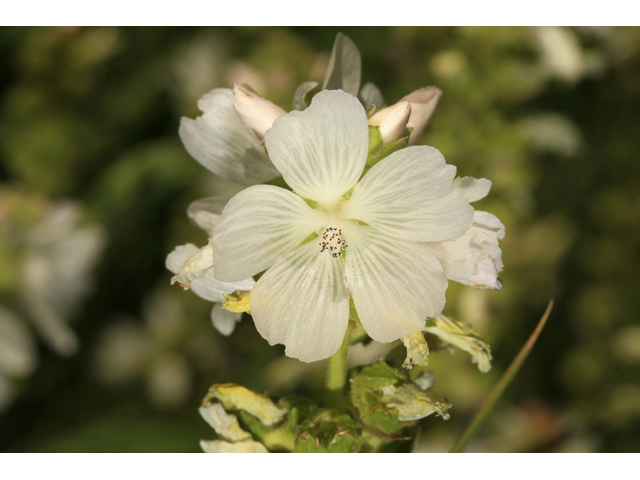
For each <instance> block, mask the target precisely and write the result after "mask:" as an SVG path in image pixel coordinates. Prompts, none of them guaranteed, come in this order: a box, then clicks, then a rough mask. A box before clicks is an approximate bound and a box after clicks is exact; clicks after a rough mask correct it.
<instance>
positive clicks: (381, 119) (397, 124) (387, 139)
mask: <svg viewBox="0 0 640 480" xmlns="http://www.w3.org/2000/svg"><path fill="white" fill-rule="evenodd" d="M410 115H411V105H410V104H409V102H407V101H402V100H401V101H399V102H398V103H396V104H395V105H391V106H390V107H387V108H383V109H382V110H380V111H378V112H376V113H375V114H373V116H372V117H371V118H370V119H369V125H371V126H372V127H378V128H379V129H380V136H381V137H382V143H383V144H385V145H388V144H390V143H393V142H395V141H396V140H398V139H400V138H401V137H404V134H405V131H406V130H407V122H408V121H409V118H410Z"/></svg>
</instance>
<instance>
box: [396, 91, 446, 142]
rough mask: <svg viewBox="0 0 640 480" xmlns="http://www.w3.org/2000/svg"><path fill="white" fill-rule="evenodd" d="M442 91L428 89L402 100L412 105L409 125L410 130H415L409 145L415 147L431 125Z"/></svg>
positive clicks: (411, 94)
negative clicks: (429, 124)
mask: <svg viewBox="0 0 640 480" xmlns="http://www.w3.org/2000/svg"><path fill="white" fill-rule="evenodd" d="M441 96H442V91H441V90H440V89H439V88H437V87H426V88H421V89H420V90H416V91H415V92H413V93H410V94H409V95H407V96H406V97H404V98H403V99H402V100H405V101H407V102H409V103H410V104H411V116H410V117H409V122H408V123H407V127H408V128H413V131H412V132H411V135H410V136H409V145H414V144H415V143H416V142H417V141H418V140H419V139H420V135H422V132H424V129H425V128H426V126H427V123H429V120H430V119H431V115H433V112H434V111H435V109H436V107H437V106H438V102H439V101H440V97H441Z"/></svg>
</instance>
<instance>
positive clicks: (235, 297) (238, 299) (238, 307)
mask: <svg viewBox="0 0 640 480" xmlns="http://www.w3.org/2000/svg"><path fill="white" fill-rule="evenodd" d="M250 295H251V292H247V291H246V290H236V291H235V292H233V293H225V294H224V299H223V300H222V308H224V309H225V310H229V311H230V312H233V313H245V312H247V313H251V310H250V308H249V297H250Z"/></svg>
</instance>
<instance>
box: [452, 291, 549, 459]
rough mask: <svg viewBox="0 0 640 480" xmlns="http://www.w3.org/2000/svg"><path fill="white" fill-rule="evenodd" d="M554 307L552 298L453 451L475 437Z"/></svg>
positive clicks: (459, 450)
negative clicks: (536, 324) (527, 338)
mask: <svg viewBox="0 0 640 480" xmlns="http://www.w3.org/2000/svg"><path fill="white" fill-rule="evenodd" d="M552 308H553V300H550V301H549V305H548V306H547V310H546V311H545V312H544V315H542V318H541V319H540V321H539V322H538V326H537V327H536V328H535V330H534V331H533V333H532V334H531V336H530V337H529V340H527V343H525V344H524V346H523V347H522V349H521V350H520V352H519V353H518V355H517V356H516V358H514V359H513V362H511V365H509V368H508V369H507V371H506V372H504V374H503V375H502V377H501V378H500V380H499V381H498V383H497V384H496V386H495V387H493V390H491V393H490V394H489V396H488V397H487V399H486V400H485V401H484V403H483V404H482V407H480V411H479V412H478V413H477V414H476V416H475V417H474V419H473V420H472V421H471V423H470V424H469V426H468V427H467V429H466V430H465V431H464V433H463V434H462V436H461V437H460V438H459V439H458V441H457V442H456V444H455V445H454V446H453V448H452V449H451V453H460V452H462V450H463V449H464V447H465V446H466V445H467V443H468V442H469V440H471V437H473V435H474V434H475V433H476V431H477V430H478V428H480V425H482V423H483V422H484V420H485V419H486V418H487V415H488V414H489V412H490V411H491V409H492V408H493V406H494V405H495V403H496V402H497V400H498V398H500V396H501V395H502V393H503V392H504V390H505V389H506V388H507V386H508V385H509V384H510V383H511V381H512V380H513V378H514V377H515V376H516V373H518V371H519V370H520V367H522V364H523V363H524V361H525V360H526V359H527V357H528V356H529V353H530V352H531V349H532V348H533V345H534V344H535V343H536V340H538V337H539V336H540V332H542V328H543V327H544V325H545V323H547V319H548V318H549V314H550V313H551V309H552Z"/></svg>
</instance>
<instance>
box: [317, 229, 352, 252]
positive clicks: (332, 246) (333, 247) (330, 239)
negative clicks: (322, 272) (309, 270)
mask: <svg viewBox="0 0 640 480" xmlns="http://www.w3.org/2000/svg"><path fill="white" fill-rule="evenodd" d="M318 245H320V246H321V247H322V249H321V250H320V253H322V252H329V253H330V254H331V256H332V257H333V258H337V257H341V256H342V250H345V249H346V248H347V247H348V245H347V242H345V241H344V240H343V239H342V229H340V228H335V227H329V228H327V229H326V230H325V231H324V234H323V235H322V242H320V243H319V244H318Z"/></svg>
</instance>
